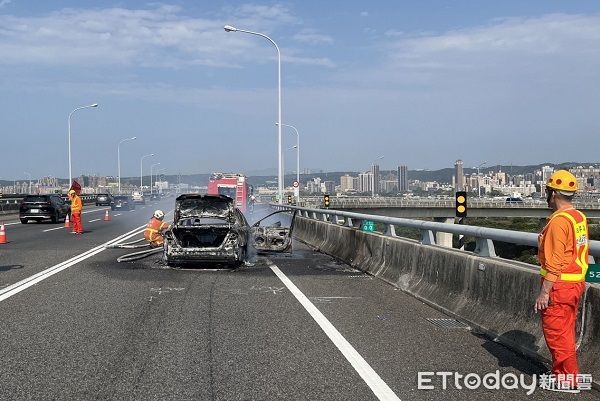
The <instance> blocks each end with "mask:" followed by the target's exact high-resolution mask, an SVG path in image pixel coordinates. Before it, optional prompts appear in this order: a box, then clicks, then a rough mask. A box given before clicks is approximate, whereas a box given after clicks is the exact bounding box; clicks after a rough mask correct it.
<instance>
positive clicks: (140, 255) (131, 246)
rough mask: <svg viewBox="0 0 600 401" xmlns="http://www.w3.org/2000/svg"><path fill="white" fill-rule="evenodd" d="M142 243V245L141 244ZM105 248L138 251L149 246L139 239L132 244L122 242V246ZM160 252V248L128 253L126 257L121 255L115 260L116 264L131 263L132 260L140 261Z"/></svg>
mask: <svg viewBox="0 0 600 401" xmlns="http://www.w3.org/2000/svg"><path fill="white" fill-rule="evenodd" d="M142 242H144V243H142ZM107 248H111V249H140V248H150V244H149V243H148V242H147V241H146V240H145V239H144V238H142V239H139V240H136V241H132V242H124V243H122V244H113V245H109V246H107ZM160 252H162V248H150V249H146V250H143V251H138V252H133V253H128V254H127V255H123V256H120V257H118V258H117V262H119V263H121V262H132V261H134V260H140V259H143V258H146V257H148V256H150V255H154V254H156V253H160Z"/></svg>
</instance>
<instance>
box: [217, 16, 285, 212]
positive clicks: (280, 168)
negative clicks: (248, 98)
mask: <svg viewBox="0 0 600 401" xmlns="http://www.w3.org/2000/svg"><path fill="white" fill-rule="evenodd" d="M223 29H225V32H243V33H248V34H250V35H256V36H261V37H263V38H265V39H267V40H268V41H269V42H271V43H272V44H273V46H275V49H276V50H277V122H278V123H279V124H278V125H277V138H278V139H277V140H278V146H277V157H278V164H279V165H278V176H277V192H278V194H277V195H278V198H279V203H280V204H283V160H282V157H283V156H282V149H281V125H282V122H281V51H280V50H279V46H277V43H275V41H274V40H273V39H271V38H270V37H268V36H267V35H265V34H263V33H260V32H252V31H246V30H244V29H238V28H235V27H233V26H231V25H225V26H224V27H223Z"/></svg>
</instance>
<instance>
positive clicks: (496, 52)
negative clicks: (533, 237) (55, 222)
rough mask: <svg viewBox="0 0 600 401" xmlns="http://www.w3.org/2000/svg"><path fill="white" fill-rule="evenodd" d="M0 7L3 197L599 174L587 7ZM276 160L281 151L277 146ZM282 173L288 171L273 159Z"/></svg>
mask: <svg viewBox="0 0 600 401" xmlns="http://www.w3.org/2000/svg"><path fill="white" fill-rule="evenodd" d="M339 4H341V3H339V2H323V1H297V2H253V3H250V2H236V1H202V2H200V1H196V2H189V1H188V2H184V1H172V2H162V3H156V2H154V3H152V2H141V1H115V2H111V1H102V2H98V1H86V0H83V1H82V0H79V1H52V2H40V1H25V0H11V1H9V0H0V85H1V88H2V90H1V91H0V110H1V112H0V132H1V135H2V140H1V141H2V142H1V144H2V145H1V148H2V160H3V163H2V164H3V167H2V169H1V170H0V179H13V178H16V179H19V178H21V179H22V178H24V174H23V172H24V171H27V172H30V173H31V174H32V175H33V176H34V177H39V176H43V175H52V176H59V177H67V176H68V165H67V117H68V114H69V113H70V111H71V110H73V109H74V108H75V107H77V106H80V105H85V104H90V103H94V102H98V103H99V104H100V107H99V108H98V109H88V110H82V111H79V112H77V113H76V114H74V117H73V124H72V134H73V137H72V140H73V143H72V146H73V171H74V175H79V174H81V173H87V174H94V173H98V174H102V175H114V174H116V169H117V161H116V153H117V152H116V147H117V143H118V142H119V140H120V139H122V138H126V137H130V136H137V137H138V139H137V140H136V141H134V142H129V143H126V144H124V145H123V146H122V148H121V150H122V170H123V176H127V175H137V174H139V158H140V156H141V155H143V154H147V153H152V152H153V153H157V156H156V157H155V158H154V162H161V167H166V168H167V173H171V174H174V173H177V172H181V173H207V172H211V171H236V172H238V171H239V172H250V173H251V172H254V171H258V170H263V169H273V168H275V166H276V163H277V161H276V155H277V153H276V135H277V130H276V127H275V125H274V123H275V121H276V120H277V114H276V111H277V109H276V107H277V103H276V100H277V92H276V72H277V70H276V57H275V51H274V49H273V48H272V46H271V45H270V44H269V43H268V42H267V41H266V40H264V39H262V38H259V37H255V36H251V35H247V34H243V33H226V32H225V31H224V30H223V25H225V24H230V25H234V26H237V27H239V28H243V29H247V30H255V31H259V32H262V33H265V34H267V35H269V36H271V37H272V38H273V39H274V40H275V41H276V42H277V43H278V44H279V46H280V48H281V51H282V57H283V123H284V124H292V125H295V126H296V127H297V128H298V129H299V130H300V134H301V148H302V150H301V168H309V169H317V168H318V169H324V170H330V171H333V170H337V171H340V170H366V169H368V167H369V165H370V164H371V163H372V161H373V159H375V158H377V157H378V156H379V155H384V156H385V158H384V159H383V160H381V162H380V164H381V166H382V168H383V169H391V168H394V167H395V166H397V165H398V164H407V165H408V166H409V168H411V169H412V168H415V169H416V168H431V169H437V168H443V167H449V166H452V165H453V162H454V160H456V159H458V158H462V159H463V160H464V161H465V165H467V166H469V165H477V164H480V163H481V162H482V161H487V163H488V165H494V164H510V163H513V164H535V163H541V162H564V161H589V162H593V161H598V157H597V154H598V152H597V145H598V143H599V142H600V141H599V140H598V138H599V137H600V136H599V133H600V119H599V118H598V117H597V115H598V110H600V90H599V89H600V85H599V82H600V81H599V78H600V72H599V71H600V52H598V49H599V48H600V3H598V2H596V1H552V0H544V1H534V0H531V1H526V2H524V1H501V2H499V1H498V2H481V1H442V0H439V1H434V0H426V1H410V2H409V1H391V0H390V1H371V2H367V1H360V2H359V1H345V2H344V3H343V6H340V5H339ZM284 135H285V136H284V139H285V147H286V148H287V147H290V146H291V145H293V144H294V141H295V139H294V137H293V135H292V134H291V132H289V133H288V132H287V131H286V132H284ZM286 161H287V162H288V163H286V164H287V170H291V169H293V168H295V154H294V153H293V151H287V152H286Z"/></svg>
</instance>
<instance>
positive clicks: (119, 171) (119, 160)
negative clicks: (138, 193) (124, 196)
mask: <svg viewBox="0 0 600 401" xmlns="http://www.w3.org/2000/svg"><path fill="white" fill-rule="evenodd" d="M136 139H137V137H136V136H132V137H131V138H126V139H121V141H120V142H119V144H118V145H117V165H118V173H119V195H120V194H121V144H122V143H123V142H127V141H134V140H136Z"/></svg>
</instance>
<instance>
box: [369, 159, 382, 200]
mask: <svg viewBox="0 0 600 401" xmlns="http://www.w3.org/2000/svg"><path fill="white" fill-rule="evenodd" d="M371 174H373V187H372V193H373V195H376V194H378V193H379V186H380V185H379V181H380V176H379V164H373V168H372V169H371Z"/></svg>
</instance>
